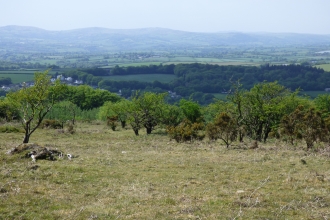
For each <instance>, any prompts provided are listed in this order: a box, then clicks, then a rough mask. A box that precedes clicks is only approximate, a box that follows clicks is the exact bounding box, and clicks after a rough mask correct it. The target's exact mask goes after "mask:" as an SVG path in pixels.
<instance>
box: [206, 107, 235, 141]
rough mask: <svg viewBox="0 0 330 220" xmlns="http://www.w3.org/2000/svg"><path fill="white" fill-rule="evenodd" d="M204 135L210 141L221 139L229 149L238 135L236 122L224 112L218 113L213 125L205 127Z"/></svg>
mask: <svg viewBox="0 0 330 220" xmlns="http://www.w3.org/2000/svg"><path fill="white" fill-rule="evenodd" d="M206 134H207V136H208V137H209V139H211V140H217V139H221V140H223V141H224V142H225V144H226V146H227V147H229V145H230V144H231V142H233V141H235V140H236V138H237V134H238V126H237V122H236V120H235V119H234V118H232V117H230V116H229V115H228V114H227V113H226V112H222V113H220V114H219V115H218V116H217V117H216V118H215V120H214V122H213V123H209V124H208V125H207V126H206Z"/></svg>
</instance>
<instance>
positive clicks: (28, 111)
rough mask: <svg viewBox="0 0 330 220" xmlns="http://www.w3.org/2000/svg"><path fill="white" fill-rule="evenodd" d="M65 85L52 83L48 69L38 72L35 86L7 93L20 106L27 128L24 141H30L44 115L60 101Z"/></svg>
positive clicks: (24, 124) (23, 123) (25, 127)
mask: <svg viewBox="0 0 330 220" xmlns="http://www.w3.org/2000/svg"><path fill="white" fill-rule="evenodd" d="M64 91H65V86H63V85H61V84H60V82H59V81H56V82H55V84H54V85H52V84H51V81H50V76H49V75H48V71H45V72H36V73H35V75H34V86H32V87H27V86H25V87H23V88H22V89H21V90H18V91H16V92H12V93H9V94H8V95H7V97H8V99H9V100H10V102H12V103H14V105H16V106H18V108H19V111H20V114H21V115H20V118H21V122H22V125H23V128H24V130H25V136H24V140H23V143H28V142H29V139H30V136H31V134H32V133H33V132H34V131H35V130H36V129H37V128H38V126H39V125H40V123H41V122H42V120H43V119H44V117H45V116H46V115H47V114H48V112H49V111H50V110H51V109H52V107H53V106H54V104H55V103H56V102H58V101H59V99H60V97H61V96H62V93H63V92H64Z"/></svg>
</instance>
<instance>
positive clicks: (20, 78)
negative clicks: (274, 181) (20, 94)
mask: <svg viewBox="0 0 330 220" xmlns="http://www.w3.org/2000/svg"><path fill="white" fill-rule="evenodd" d="M36 71H38V70H17V71H0V77H9V78H11V81H12V83H14V84H16V83H22V82H28V81H33V78H34V73H35V72H36ZM55 72H56V71H50V74H55Z"/></svg>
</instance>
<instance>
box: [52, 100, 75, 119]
mask: <svg viewBox="0 0 330 220" xmlns="http://www.w3.org/2000/svg"><path fill="white" fill-rule="evenodd" d="M79 112H81V110H80V108H79V107H78V106H77V105H75V104H73V103H72V102H70V101H61V102H59V103H56V104H55V105H54V106H53V108H52V109H51V110H50V111H49V114H48V115H47V116H46V118H49V119H55V120H58V121H60V122H61V124H64V123H65V122H66V121H68V120H70V121H71V122H72V123H73V124H75V121H76V117H77V114H78V113H79Z"/></svg>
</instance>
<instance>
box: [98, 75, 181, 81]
mask: <svg viewBox="0 0 330 220" xmlns="http://www.w3.org/2000/svg"><path fill="white" fill-rule="evenodd" d="M103 78H104V79H109V80H113V81H140V82H153V81H156V80H157V81H159V82H162V83H168V82H170V81H172V80H174V79H175V78H176V76H175V75H170V74H138V75H126V76H107V77H103Z"/></svg>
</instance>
